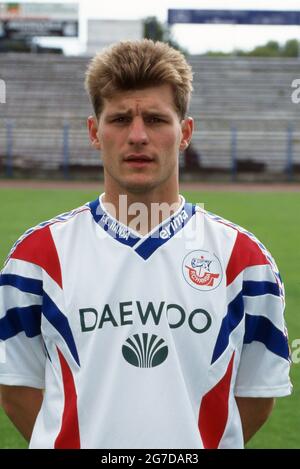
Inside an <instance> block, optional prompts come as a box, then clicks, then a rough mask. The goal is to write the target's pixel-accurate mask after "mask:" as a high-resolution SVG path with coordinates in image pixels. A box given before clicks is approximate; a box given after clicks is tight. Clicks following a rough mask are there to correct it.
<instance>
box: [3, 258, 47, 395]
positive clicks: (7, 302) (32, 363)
mask: <svg viewBox="0 0 300 469" xmlns="http://www.w3.org/2000/svg"><path fill="white" fill-rule="evenodd" d="M42 292H43V284H42V269H41V268H40V267H39V266H37V265H35V264H32V263H30V262H28V261H24V260H21V259H16V258H9V260H8V261H7V263H6V265H5V267H4V269H3V270H2V272H1V273H0V383H1V384H5V385H13V386H29V387H34V388H39V389H43V388H44V375H45V361H46V351H45V346H44V342H43V339H42V335H41V314H42Z"/></svg>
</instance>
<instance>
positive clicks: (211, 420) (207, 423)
mask: <svg viewBox="0 0 300 469" xmlns="http://www.w3.org/2000/svg"><path fill="white" fill-rule="evenodd" d="M233 361H234V353H233V354H232V357H231V360H230V362H229V365H228V367H227V370H226V373H225V375H224V376H223V378H222V379H221V380H220V381H219V382H218V383H217V384H216V385H215V386H214V387H213V388H212V389H211V390H210V391H209V392H208V393H207V394H205V395H204V396H203V398H202V401H201V406H200V411H199V420H198V427H199V431H200V435H201V438H202V442H203V446H204V448H206V449H217V448H218V446H219V443H220V441H221V438H222V436H223V433H224V430H225V427H226V423H227V419H228V398H229V390H230V382H231V375H232V368H233Z"/></svg>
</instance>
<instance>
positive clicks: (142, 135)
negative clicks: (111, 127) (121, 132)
mask: <svg viewBox="0 0 300 469" xmlns="http://www.w3.org/2000/svg"><path fill="white" fill-rule="evenodd" d="M148 141H149V140H148V134H147V131H146V127H145V123H144V121H143V118H142V117H140V116H136V117H134V118H133V120H132V123H131V126H130V132H129V135H128V142H129V143H130V144H131V145H136V144H142V145H145V144H146V143H148Z"/></svg>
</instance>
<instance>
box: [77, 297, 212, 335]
mask: <svg viewBox="0 0 300 469" xmlns="http://www.w3.org/2000/svg"><path fill="white" fill-rule="evenodd" d="M79 318H80V326H81V331H82V332H85V333H89V332H92V331H94V330H97V329H100V330H101V329H106V328H116V327H122V326H130V325H133V324H137V325H139V326H148V325H151V326H153V325H155V326H159V324H160V323H161V322H163V321H164V322H165V321H167V323H168V325H169V327H170V329H178V328H179V327H188V328H189V329H190V330H191V331H192V332H195V333H196V334H203V333H204V332H206V331H207V330H208V329H209V328H210V326H211V323H212V318H211V315H210V314H209V313H208V312H207V311H206V310H205V309H201V308H196V309H193V310H192V311H186V310H185V309H184V307H183V306H181V305H178V304H176V303H165V302H164V301H160V302H159V303H153V302H152V301H150V302H145V301H125V302H121V303H119V304H117V305H114V307H113V306H112V305H109V304H105V305H104V306H103V307H102V308H101V309H98V310H97V309H95V308H93V307H92V308H81V309H80V310H79Z"/></svg>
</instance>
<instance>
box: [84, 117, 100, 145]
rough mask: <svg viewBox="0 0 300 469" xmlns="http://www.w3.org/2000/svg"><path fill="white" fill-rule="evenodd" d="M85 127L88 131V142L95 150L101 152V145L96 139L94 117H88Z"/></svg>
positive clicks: (96, 130) (96, 128)
mask: <svg viewBox="0 0 300 469" xmlns="http://www.w3.org/2000/svg"><path fill="white" fill-rule="evenodd" d="M87 127H88V130H89V136H90V142H91V144H92V147H93V148H95V149H96V150H101V143H100V140H99V137H98V122H97V119H96V117H94V116H89V117H88V119H87Z"/></svg>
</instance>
